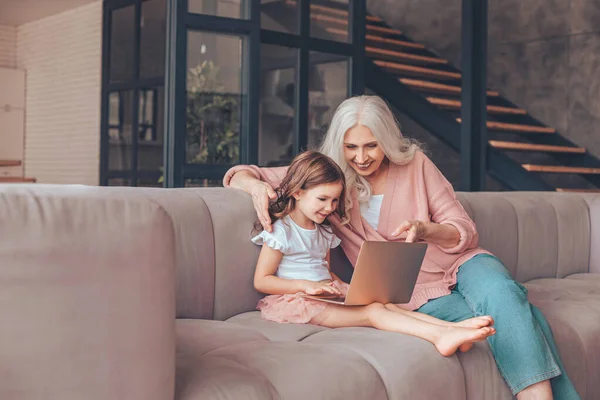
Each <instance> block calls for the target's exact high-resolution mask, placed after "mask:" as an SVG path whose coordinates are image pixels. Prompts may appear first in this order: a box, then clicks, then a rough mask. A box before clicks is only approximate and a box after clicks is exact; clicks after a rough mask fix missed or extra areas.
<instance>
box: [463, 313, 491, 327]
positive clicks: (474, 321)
mask: <svg viewBox="0 0 600 400" xmlns="http://www.w3.org/2000/svg"><path fill="white" fill-rule="evenodd" d="M492 325H494V319H493V318H492V317H490V316H489V315H484V316H481V317H474V318H469V319H465V320H463V321H459V322H455V323H454V326H461V327H463V328H475V329H477V328H483V327H484V326H492Z"/></svg>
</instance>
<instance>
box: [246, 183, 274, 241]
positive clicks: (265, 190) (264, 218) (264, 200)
mask: <svg viewBox="0 0 600 400" xmlns="http://www.w3.org/2000/svg"><path fill="white" fill-rule="evenodd" d="M250 195H252V203H253V204H254V209H255V210H256V215H258V220H259V221H260V223H261V225H262V226H263V228H264V229H265V230H266V231H267V232H272V231H273V228H272V226H271V217H269V199H271V200H273V199H275V198H276V197H277V194H276V193H275V191H274V190H273V188H272V187H271V185H269V184H268V183H266V182H263V181H256V183H254V184H252V187H251V189H250Z"/></svg>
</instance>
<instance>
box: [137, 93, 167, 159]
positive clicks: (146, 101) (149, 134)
mask: <svg viewBox="0 0 600 400" xmlns="http://www.w3.org/2000/svg"><path fill="white" fill-rule="evenodd" d="M163 104H164V88H163V87H162V86H161V87H158V88H154V89H142V90H140V94H139V110H138V169H139V170H142V171H158V170H159V168H160V167H161V166H162V163H163V142H164V140H163V137H164V135H163V132H164V126H163V123H164V119H163V118H164V106H163Z"/></svg>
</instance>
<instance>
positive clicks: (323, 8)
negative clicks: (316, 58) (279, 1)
mask: <svg viewBox="0 0 600 400" xmlns="http://www.w3.org/2000/svg"><path fill="white" fill-rule="evenodd" d="M286 3H287V4H288V5H291V6H296V1H295V0H287V1H286ZM310 9H311V10H315V11H320V12H325V13H330V14H333V15H339V16H340V17H346V18H347V17H348V11H347V10H343V9H341V8H333V7H327V6H321V5H318V4H311V5H310ZM367 21H372V22H382V19H381V18H379V17H376V16H374V15H367Z"/></svg>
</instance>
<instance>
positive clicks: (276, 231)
mask: <svg viewBox="0 0 600 400" xmlns="http://www.w3.org/2000/svg"><path fill="white" fill-rule="evenodd" d="M278 222H279V221H277V222H276V223H275V224H274V225H273V232H267V231H262V232H261V233H259V234H258V235H256V236H255V237H253V238H252V243H254V244H256V245H259V246H262V245H264V244H266V245H267V246H269V247H270V248H272V249H275V250H278V251H280V252H282V253H283V254H288V252H289V250H290V245H289V240H288V239H287V235H286V234H285V230H284V229H281V228H282V227H281V224H279V223H278Z"/></svg>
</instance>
